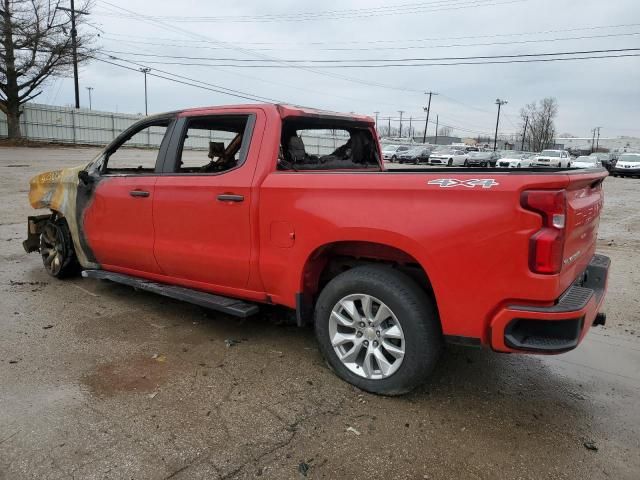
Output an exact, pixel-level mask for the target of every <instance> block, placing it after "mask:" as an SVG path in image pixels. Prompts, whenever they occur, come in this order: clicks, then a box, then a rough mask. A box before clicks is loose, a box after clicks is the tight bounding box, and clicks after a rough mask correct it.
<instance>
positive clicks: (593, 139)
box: [591, 128, 597, 153]
mask: <svg viewBox="0 0 640 480" xmlns="http://www.w3.org/2000/svg"><path fill="white" fill-rule="evenodd" d="M596 130H597V128H594V129H592V130H591V133H592V134H593V135H592V137H591V153H593V152H594V150H593V146H594V145H595V143H596Z"/></svg>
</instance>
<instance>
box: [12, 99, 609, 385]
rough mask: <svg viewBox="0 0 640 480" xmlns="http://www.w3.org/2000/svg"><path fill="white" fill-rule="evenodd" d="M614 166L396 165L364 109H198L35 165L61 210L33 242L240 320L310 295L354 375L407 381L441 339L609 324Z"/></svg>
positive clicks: (574, 336) (521, 345)
mask: <svg viewBox="0 0 640 480" xmlns="http://www.w3.org/2000/svg"><path fill="white" fill-rule="evenodd" d="M131 146H134V147H135V146H138V147H145V148H126V147H131ZM154 146H155V147H154ZM606 175H607V173H606V171H605V170H595V171H594V170H575V169H573V170H569V169H561V168H544V169H539V168H538V169H536V168H530V169H525V168H521V169H505V168H500V169H495V168H478V169H473V168H447V167H441V168H422V169H416V168H411V169H394V170H390V171H386V170H385V168H384V165H383V162H382V160H381V154H380V146H379V144H378V141H377V137H376V132H375V126H374V122H373V120H372V119H371V118H369V117H364V116H355V115H342V114H338V113H333V112H323V111H318V110H311V109H306V108H298V107H291V106H285V105H239V106H227V107H212V108H200V109H193V110H185V111H179V112H171V113H168V114H163V115H157V116H152V117H147V118H145V119H144V120H141V121H140V122H138V123H137V124H135V125H133V126H132V127H130V128H129V129H127V130H126V131H124V132H123V133H122V134H121V135H120V136H119V137H118V138H116V139H115V140H114V141H113V142H112V143H111V144H110V145H108V146H107V147H106V148H105V149H104V150H103V151H102V152H101V153H100V154H99V155H98V156H97V157H96V158H95V159H94V160H93V161H91V162H90V163H88V164H87V165H85V166H81V167H77V168H70V169H63V170H60V171H54V172H48V173H44V174H41V175H38V176H36V177H34V178H33V179H32V180H31V189H30V193H29V200H30V202H31V205H32V206H33V207H34V208H47V209H49V210H50V212H51V213H48V214H46V215H39V216H34V217H29V221H28V223H29V230H28V238H27V240H26V241H25V242H24V247H25V250H26V251H27V252H30V251H39V252H40V254H41V255H42V258H43V261H44V265H45V268H46V269H47V271H48V272H49V273H50V274H51V275H53V276H55V277H64V276H68V275H70V274H72V273H74V272H78V271H79V270H82V271H83V272H82V273H83V276H85V277H89V278H99V279H108V280H112V281H115V282H121V283H124V284H127V285H132V286H135V287H137V288H141V289H146V290H150V291H153V292H157V293H159V294H163V295H167V296H170V297H173V298H178V299H183V300H186V301H189V302H193V303H196V304H198V305H202V306H204V307H207V308H212V309H216V310H219V311H222V312H226V313H229V314H233V315H239V316H248V315H252V314H255V313H256V312H258V310H259V306H260V305H261V304H272V305H281V306H285V307H289V308H291V309H295V312H296V318H297V321H298V323H299V325H304V324H308V323H312V324H313V325H314V326H315V332H316V335H317V339H318V342H319V345H320V348H321V350H322V353H323V354H324V356H325V357H326V359H327V361H328V363H329V365H330V366H331V367H332V368H333V370H334V371H335V372H336V373H337V374H338V375H339V376H340V377H342V378H343V379H345V380H346V381H348V382H351V383H352V384H354V385H357V386H358V387H360V388H362V389H364V390H367V391H370V392H376V393H383V394H400V393H404V392H407V391H409V390H410V389H412V388H413V387H415V386H416V385H417V384H419V383H420V382H421V381H422V380H423V379H425V378H426V377H427V376H428V374H429V372H430V371H431V370H432V368H433V366H434V364H435V363H436V361H437V358H438V354H439V352H440V351H441V348H442V345H443V344H444V342H445V341H448V342H453V343H458V344H465V345H471V346H485V347H489V348H491V349H493V350H495V351H498V352H513V353H516V352H526V353H543V354H549V353H560V352H566V351H568V350H571V349H573V348H574V347H576V346H577V345H578V343H579V342H580V341H581V339H582V338H583V337H584V336H585V334H586V333H587V331H588V330H589V328H590V327H591V326H592V325H596V324H601V323H604V320H605V317H604V314H602V313H599V310H600V307H601V305H602V302H603V299H604V293H605V289H606V282H607V274H608V269H609V263H610V262H609V259H608V258H607V257H604V256H602V255H597V254H596V253H595V250H596V235H597V229H598V223H599V216H600V211H601V208H602V204H603V191H602V182H603V180H604V178H605V177H606Z"/></svg>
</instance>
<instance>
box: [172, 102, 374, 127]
mask: <svg viewBox="0 0 640 480" xmlns="http://www.w3.org/2000/svg"><path fill="white" fill-rule="evenodd" d="M238 108H261V109H264V110H271V111H273V112H277V114H279V115H280V117H281V118H291V117H315V118H324V119H327V120H331V119H335V120H342V121H345V120H350V121H355V122H359V123H366V124H368V125H375V120H374V119H373V117H370V116H367V115H358V114H355V113H341V112H332V111H329V110H320V109H317V108H309V107H302V106H299V105H287V104H283V103H278V104H276V103H253V104H238V105H212V106H208V107H196V108H187V109H184V110H179V111H177V114H178V116H183V115H185V114H194V113H199V114H203V113H206V112H208V111H220V110H233V109H238Z"/></svg>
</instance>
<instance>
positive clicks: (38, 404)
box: [0, 147, 640, 480]
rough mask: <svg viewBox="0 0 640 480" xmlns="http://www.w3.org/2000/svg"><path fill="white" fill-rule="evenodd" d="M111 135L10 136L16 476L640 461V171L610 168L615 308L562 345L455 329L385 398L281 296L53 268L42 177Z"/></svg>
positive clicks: (516, 471) (534, 475)
mask: <svg viewBox="0 0 640 480" xmlns="http://www.w3.org/2000/svg"><path fill="white" fill-rule="evenodd" d="M95 152H96V149H82V148H7V147H0V173H1V175H0V198H1V199H2V204H3V205H4V207H3V208H2V209H1V210H0V245H2V247H3V248H2V249H1V251H0V261H1V262H2V263H1V264H2V269H0V299H1V300H0V479H2V480H4V479H7V480H9V479H11V480H13V479H31V478H33V479H36V478H37V479H67V478H78V479H111V478H113V479H120V478H144V479H168V478H172V479H218V478H219V479H231V478H254V477H260V478H273V479H299V478H303V476H304V475H305V474H306V476H307V477H308V478H338V477H341V478H406V479H423V478H429V479H441V478H442V479H448V478H451V479H457V478H477V479H485V478H486V479H496V478H505V479H506V478H508V479H511V478H518V479H539V478H558V479H563V478H567V479H573V478H589V479H604V478H615V479H637V478H639V477H640V402H638V400H639V399H640V298H639V297H638V291H640V255H639V254H640V237H638V234H639V232H640V217H639V215H638V213H637V211H638V210H637V204H638V199H639V197H640V188H638V187H639V185H640V183H639V180H636V179H618V178H615V179H614V178H608V179H607V180H606V181H605V191H606V202H605V210H604V213H603V218H602V224H601V230H600V236H599V237H600V240H599V251H600V252H601V253H604V254H606V255H609V256H611V258H612V262H613V266H612V273H611V280H610V291H609V294H608V298H607V302H606V306H605V311H606V312H607V314H608V323H607V327H605V328H600V327H598V328H594V329H593V330H592V331H591V332H590V333H589V335H588V337H587V339H586V341H585V342H584V344H583V345H581V346H580V347H579V348H578V349H577V350H575V351H573V352H570V353H568V354H565V355H561V356H553V357H539V356H525V355H522V356H517V355H499V354H495V353H492V352H488V351H483V350H476V349H465V348H454V347H450V348H448V350H447V351H446V353H445V354H444V356H443V358H442V359H441V362H440V364H439V366H438V368H437V370H436V372H435V373H434V375H433V376H432V378H431V379H430V381H429V382H428V383H427V384H426V385H424V386H423V387H421V388H419V389H418V390H417V391H416V392H414V393H412V394H410V395H407V396H404V397H395V398H387V397H376V396H374V395H371V394H367V393H364V392H361V391H359V390H357V389H355V388H353V387H351V386H350V385H348V384H346V383H344V382H342V381H341V380H339V379H338V378H337V377H335V376H334V375H333V374H332V373H331V371H330V370H329V369H328V368H327V367H326V365H325V364H324V362H323V360H322V358H321V356H320V354H319V351H318V349H317V348H316V344H315V340H314V337H313V331H312V329H310V328H305V329H298V328H296V327H293V326H285V325H281V324H280V323H281V322H279V321H278V320H281V319H282V317H283V313H282V312H280V311H278V310H273V311H266V312H265V314H264V315H259V316H256V317H255V318H250V319H248V320H244V321H241V320H238V319H235V318H232V317H227V316H224V315H220V314H217V313H212V312H206V311H204V310H202V309H200V308H198V307H195V306H192V305H188V304H185V303H180V302H177V301H173V300H170V299H167V298H163V297H159V296H155V295H153V294H150V293H145V292H138V291H134V290H133V289H131V288H128V287H125V286H121V285H116V284H112V283H108V282H101V281H96V280H83V279H81V278H76V279H71V280H67V281H57V280H54V279H52V278H50V277H48V276H47V275H46V273H45V271H44V269H43V268H42V265H41V261H40V258H39V257H38V255H37V254H31V255H26V254H25V253H24V251H23V250H22V246H21V241H22V240H23V239H24V237H25V232H26V217H27V215H29V214H31V212H32V210H31V209H30V207H29V205H28V203H27V189H28V179H29V178H30V177H31V176H32V175H34V174H36V173H38V172H41V171H45V170H51V169H54V168H59V167H63V166H70V165H75V164H80V163H83V162H85V161H88V160H89V159H90V158H91V157H92V156H93V155H94V153H95ZM12 165H16V166H12ZM20 165H22V166H20ZM25 165H26V166H25ZM229 339H233V340H236V341H238V342H239V343H237V344H234V345H232V346H227V345H226V344H225V340H229ZM587 446H588V447H589V448H587ZM594 448H597V450H594Z"/></svg>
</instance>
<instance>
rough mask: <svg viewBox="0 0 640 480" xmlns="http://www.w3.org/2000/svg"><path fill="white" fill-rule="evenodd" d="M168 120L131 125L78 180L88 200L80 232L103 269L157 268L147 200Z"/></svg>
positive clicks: (137, 270) (169, 124) (150, 196)
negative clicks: (90, 171) (89, 172)
mask: <svg viewBox="0 0 640 480" xmlns="http://www.w3.org/2000/svg"><path fill="white" fill-rule="evenodd" d="M172 126H173V118H172V117H157V118H154V119H150V120H148V121H144V122H142V123H139V124H136V125H134V126H133V127H132V128H130V129H129V130H127V131H125V133H123V134H122V135H121V136H120V137H119V138H118V139H117V140H116V141H115V142H114V143H113V144H112V145H111V146H110V147H108V149H107V150H106V152H105V156H104V159H103V161H102V164H101V166H100V168H99V169H98V171H96V172H94V173H93V174H92V177H91V180H92V181H91V182H90V183H88V184H87V185H81V186H80V188H83V189H85V192H83V198H86V201H87V206H86V209H85V212H84V216H83V222H82V229H83V233H84V236H85V238H86V240H87V242H88V244H89V247H90V249H91V251H92V253H93V255H94V256H95V258H96V260H97V261H98V263H100V264H101V266H102V267H103V268H105V269H110V270H121V271H124V270H126V271H129V272H130V273H132V274H136V273H140V272H146V273H160V269H159V266H158V264H157V262H156V260H155V257H154V255H153V241H154V231H153V218H152V205H153V203H152V202H153V197H154V193H155V183H156V180H157V179H158V172H159V169H160V167H161V165H162V160H163V157H164V154H165V153H166V148H167V144H168V141H169V138H170V131H171V127H172Z"/></svg>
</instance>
